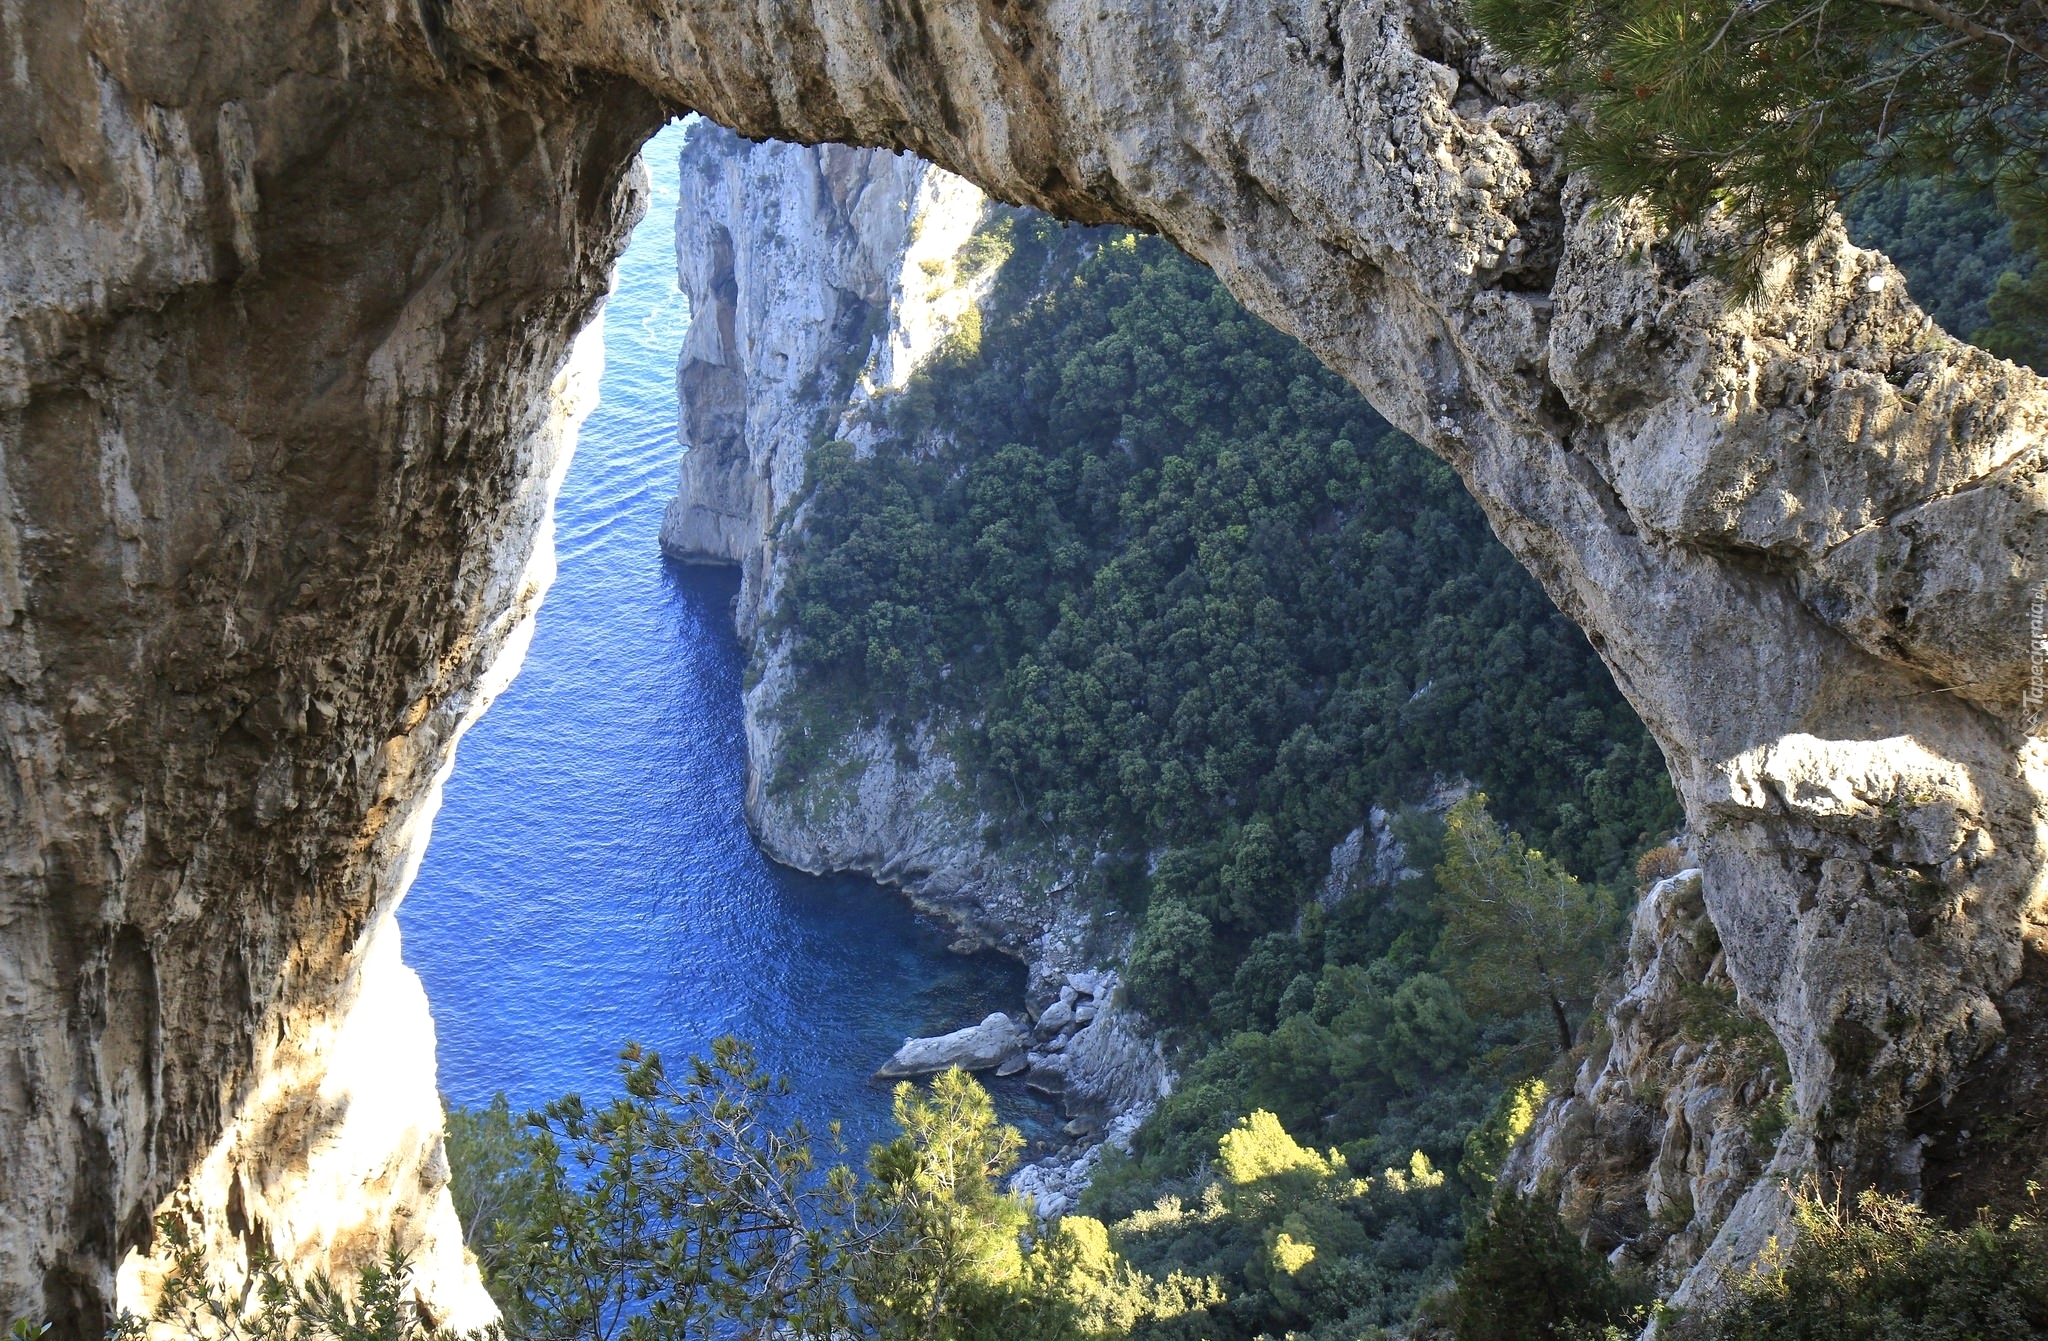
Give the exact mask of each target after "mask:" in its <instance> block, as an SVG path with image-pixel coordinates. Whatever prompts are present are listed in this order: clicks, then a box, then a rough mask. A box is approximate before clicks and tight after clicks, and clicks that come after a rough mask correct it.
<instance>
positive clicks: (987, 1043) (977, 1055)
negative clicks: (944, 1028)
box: [875, 1010, 1031, 1080]
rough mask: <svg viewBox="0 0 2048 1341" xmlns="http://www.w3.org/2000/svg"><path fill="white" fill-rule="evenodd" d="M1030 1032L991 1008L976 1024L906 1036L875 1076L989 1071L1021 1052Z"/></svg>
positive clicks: (898, 1077)
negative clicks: (925, 1035) (929, 1035)
mask: <svg viewBox="0 0 2048 1341" xmlns="http://www.w3.org/2000/svg"><path fill="white" fill-rule="evenodd" d="M1030 1041H1031V1037H1030V1035H1028V1034H1026V1033H1025V1032H1024V1030H1023V1029H1021V1028H1019V1027H1018V1025H1017V1022H1016V1021H1015V1020H1013V1019H1011V1018H1010V1017H1009V1016H1007V1015H1005V1014H1003V1013H1002V1012H1001V1011H999V1010H998V1011H993V1012H991V1013H990V1014H989V1015H988V1016H987V1017H986V1018H985V1019H983V1020H982V1022H981V1023H980V1024H970V1025H968V1026H967V1027H966V1028H965V1029H955V1030H954V1031H953V1032H952V1033H950V1034H940V1035H938V1036H936V1037H934V1038H906V1039H904V1040H903V1046H902V1047H900V1048H898V1049H896V1052H895V1055H894V1056H892V1057H890V1058H889V1060H888V1061H886V1062H883V1063H882V1066H881V1069H880V1070H878V1071H876V1072H875V1079H877V1080H910V1079H913V1078H915V1077H918V1076H934V1075H937V1074H938V1073H939V1072H941V1071H944V1070H946V1069H948V1068H949V1067H955V1066H957V1067H959V1068H960V1069H961V1070H962V1071H993V1070H995V1069H996V1068H997V1067H999V1066H1001V1065H1003V1064H1004V1063H1005V1062H1009V1061H1012V1060H1014V1059H1016V1058H1018V1057H1022V1056H1023V1055H1024V1049H1025V1047H1026V1045H1028V1044H1029V1043H1030Z"/></svg>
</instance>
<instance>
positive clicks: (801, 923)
mask: <svg viewBox="0 0 2048 1341" xmlns="http://www.w3.org/2000/svg"><path fill="white" fill-rule="evenodd" d="M682 134H683V128H682V127H681V126H680V125H678V126H671V127H669V128H668V129H667V130H665V131H663V132H662V133H661V134H659V135H657V136H656V137H655V138H654V140H653V141H652V142H651V143H649V145H648V146H647V149H646V151H645V153H644V159H645V161H646V163H647V165H648V169H649V171H650V173H651V174H652V177H653V185H654V196H653V205H652V208H651V209H650V210H649V212H648V215H647V219H646V221H645V222H643V223H642V224H641V225H640V227H639V229H638V230H637V231H635V233H634V234H633V238H632V241H631V243H630V245H629V246H628V247H627V250H626V253H625V256H624V257H623V258H622V259H621V261H620V263H619V271H618V276H617V279H616V283H615V288H614V292H613V295H612V298H611V301H610V303H609V304H608V306H607V308H606V311H605V328H604V339H605V371H604V379H603V382H602V383H601V389H600V397H599V403H598V406H597V409H596V410H595V411H594V412H593V413H592V415H591V417H590V419H589V421H588V422H587V423H586V424H585V426H584V428H583V434H582V441H581V444H580V446H579V447H578V448H577V451H576V456H575V459H574V461H573V463H572V464H571V466H570V468H569V472H568V476H567V479H566V481H565V483H564V484H563V487H562V494H561V499H560V502H559V504H558V511H557V533H556V543H557V547H558V554H559V563H560V575H559V576H558V577H557V578H556V580H555V584H554V587H553V588H552V589H551V590H550V591H549V593H548V596H547V600H546V603H545V604H544V605H543V606H542V607H541V611H540V617H539V623H538V626H537V629H536V632H535V636H534V641H533V647H532V650H531V651H530V652H529V653H528V655H527V658H526V663H525V667H524V669H523V670H522V671H521V672H520V674H519V677H518V678H517V679H516V680H514V681H513V683H512V685H511V687H510V688H509V689H508V690H507V691H506V692H505V693H504V695H503V696H502V697H500V698H499V700H498V702H497V703H496V704H494V705H493V706H492V707H491V709H490V711H489V712H487V713H486V714H485V715H484V717H483V719H482V720H481V721H480V722H479V723H478V724H477V725H476V726H475V727H474V728H473V729H472V730H471V731H470V733H469V734H468V736H467V737H465V738H464V740H463V741H462V744H461V746H460V749H459V751H458V753H457V757H456V763H455V770H454V773H453V775H452V776H451V777H450V779H449V781H448V785H447V790H446V794H445V800H444V803H443V805H442V808H441V813H440V815H439V817H438V818H437V819H436V821H435V824H434V833H433V839H432V841H431V843H430V844H429V846H428V849H427V855H426V860H425V862H424V863H423V865H422V867H421V869H420V873H419V877H418V879H417V880H416V881H415V882H414V884H413V887H412V892H411V893H410V894H408V895H407V896H406V899H405V902H404V903H403V905H401V907H400V910H399V921H400V923H401V925H402V927H403V932H404V943H405V957H406V959H407V961H408V962H409V963H411V964H412V966H413V968H414V969H416V970H417V971H418V973H419V975H420V977H421V979H422V980H423V981H424V982H425V983H426V988H427V994H428V997H429V998H430V1000H431V1001H432V1003H433V1011H434V1020H435V1024H436V1027H437V1032H438V1035H439V1043H440V1068H441V1072H440V1083H441V1089H442V1092H443V1093H444V1094H445V1095H447V1096H448V1098H449V1099H450V1101H452V1102H454V1103H457V1104H475V1103H480V1102H486V1101H488V1100H489V1099H490V1097H491V1096H492V1095H493V1094H494V1093H496V1092H497V1091H500V1090H503V1091H505V1092H506V1093H507V1094H508V1095H509V1096H510V1097H511V1099H512V1102H513V1105H514V1108H515V1110H516V1109H518V1108H521V1107H524V1106H528V1105H533V1104H537V1103H540V1102H543V1101H545V1100H547V1099H550V1098H553V1097H555V1096H557V1095H560V1094H564V1093H568V1092H576V1093H580V1094H583V1095H585V1096H595V1095H602V1094H608V1093H613V1092H616V1090H617V1072H616V1057H617V1053H618V1050H619V1048H620V1046H621V1045H623V1044H625V1043H627V1042H629V1041H632V1042H639V1043H642V1044H645V1045H647V1046H650V1047H653V1048H657V1049H659V1050H660V1051H661V1052H662V1053H663V1054H664V1055H666V1056H670V1057H673V1058H676V1059H678V1060H679V1059H680V1058H681V1057H682V1056H683V1055H685V1054H688V1053H691V1052H701V1051H705V1050H706V1049H708V1047H709V1045H710V1042H711V1040H712V1039H713V1038H715V1037H717V1036H719V1035H721V1034H735V1035H738V1036H740V1037H742V1038H745V1039H748V1040H749V1041H751V1042H752V1043H753V1044H754V1045H755V1047H756V1049H757V1052H758V1054H759V1055H760V1057H761V1059H762V1060H763V1061H764V1063H766V1065H767V1066H768V1067H769V1069H771V1070H773V1071H775V1072H777V1073H779V1074H782V1075H785V1076H787V1077H788V1078H789V1079H790V1080H791V1082H792V1083H793V1085H794V1086H795V1089H796V1098H795V1106H796V1108H797V1109H798V1111H799V1113H800V1114H801V1116H803V1117H804V1118H805V1119H806V1120H807V1121H808V1122H809V1123H811V1124H812V1126H813V1129H814V1130H821V1129H822V1128H823V1125H824V1124H825V1122H827V1121H828V1120H832V1119H838V1120H841V1121H843V1122H844V1123H845V1135H846V1139H847V1140H848V1142H849V1144H850V1146H851V1148H852V1150H853V1151H855V1152H860V1151H862V1150H864V1149H865V1148H866V1146H867V1144H868V1143H869V1142H870V1141H873V1140H876V1139H879V1138H881V1137H883V1136H884V1135H885V1134H886V1133H887V1132H888V1131H889V1124H888V1110H889V1095H888V1092H887V1090H886V1089H885V1088H883V1087H882V1086H879V1085H876V1084H873V1083H872V1082H871V1081H870V1080H869V1079H868V1077H869V1075H870V1074H871V1073H872V1072H873V1071H874V1069H875V1067H877V1066H878V1065H880V1064H881V1062H882V1061H883V1060H884V1059H885V1058H887V1057H888V1055H889V1054H890V1053H891V1052H892V1051H894V1050H895V1048H896V1046H897V1045H898V1044H899V1043H900V1042H901V1041H902V1039H903V1037H904V1036H905V1035H907V1034H919V1033H931V1032H935V1031H943V1030H946V1029H952V1028H955V1027H958V1026H959V1025H961V1024H965V1023H971V1022H974V1021H978V1020H979V1019H981V1017H982V1016H983V1015H985V1014H987V1013H988V1012H989V1011H991V1010H1003V1009H1015V1008H1016V1007H1017V1006H1018V1005H1019V1004H1020V1002H1021V998H1022V995H1023V982H1024V980H1023V972H1022V969H1021V968H1020V967H1018V966H1017V965H1015V964H1013V963H1010V962H1008V961H1005V960H1002V959H1000V958H998V957H996V956H993V955H976V956H972V957H962V956H959V955H953V954H949V953H947V951H946V948H945V946H946V941H947V939H948V937H947V935H946V933H945V931H944V929H943V928H941V927H939V926H937V925H935V924H933V923H931V922H929V921H927V920H925V919H923V918H921V917H918V916H916V915H915V914H913V913H912V911H911V910H910V908H909V907H908V905H907V904H905V903H904V902H903V901H902V900H901V899H900V898H899V897H897V896H896V895H894V894H892V893H890V892H889V891H887V890H884V889H882V888H880V887H879V886H877V885H875V884H874V883H872V882H871V881H867V880H862V879H857V878H852V877H841V878H827V879H817V878H813V877H810V876H805V875H801V874H799V873H796V872H793V871H789V870H785V869H783V868H781V867H778V866H775V865H773V864H772V863H770V862H769V861H768V860H767V859H766V858H764V857H763V856H762V855H761V854H760V852H759V850H758V849H756V847H755V846H754V843H753V840H752V839H751V837H750V836H749V835H748V833H747V829H746V825H745V822H744V820H743V819H742V817H741V812H740V796H741V787H742V784H743V779H744V770H745V760H744V751H745V747H744V743H743V738H742V735H741V725H740V671H741V667H742V664H743V660H744V659H743V656H742V654H741V651H740V648H739V645H738V641H737V639H736V637H735V635H734V633H733V627H732V612H731V608H732V600H733V597H734V594H735V593H736V591H737V589H738V579H737V576H736V575H735V574H733V573H729V572H724V571H718V570H708V569H703V568H686V567H684V566H681V565H678V564H675V563H673V562H670V561H667V560H665V559H663V558H662V556H661V553H660V551H659V549H658V548H657V546H656V535H657V532H658V530H659V528H660V523H661V513H662V508H663V505H664V504H665V503H666V502H667V500H668V498H669V496H670V495H671V494H672V493H673V492H674V489H675V479H676V462H677V458H678V454H679V450H680V449H679V448H678V446H677V443H676V402H675V364H676V356H677V353H678V351H679V350H680V348H681V345H682V339H683V333H684V330H685V328H686V327H687V325H688V322H689V313H688V305H687V303H686V301H685V300H684V298H683V295H682V294H681V293H680V292H679V291H678V290H677V287H676V282H675V257H674V252H673V246H674V243H673V238H674V220H675V208H676V181H677V172H676V153H677V150H678V148H679V147H680V145H681V140H682ZM998 1099H999V1102H1000V1103H1001V1106H1002V1108H1003V1110H1004V1112H1005V1114H1006V1116H1008V1117H1010V1118H1011V1120H1013V1121H1019V1122H1021V1123H1023V1124H1024V1125H1026V1126H1027V1128H1029V1129H1035V1130H1034V1131H1033V1132H1032V1134H1041V1133H1042V1131H1043V1128H1042V1126H1040V1122H1041V1121H1042V1119H1043V1117H1044V1116H1045V1115H1044V1112H1043V1110H1042V1109H1038V1108H1037V1107H1035V1106H1034V1105H1033V1104H1032V1103H1031V1101H1030V1100H1028V1099H1027V1098H1025V1097H1024V1096H1023V1094H1022V1091H1021V1090H1016V1089H1010V1088H1009V1087H1007V1086H1005V1087H1004V1088H1003V1089H1002V1090H1001V1091H999V1093H998Z"/></svg>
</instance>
